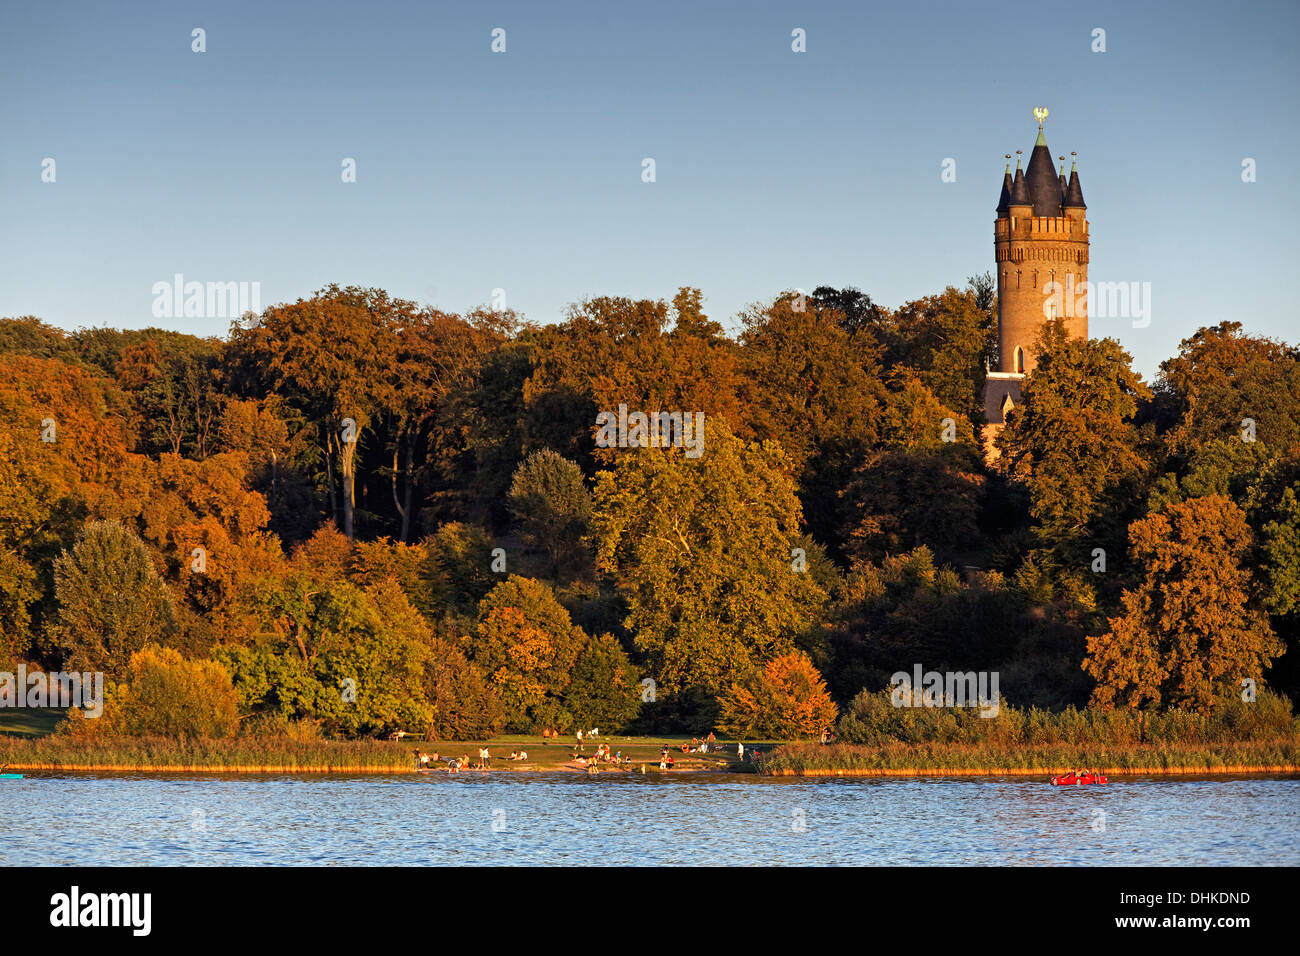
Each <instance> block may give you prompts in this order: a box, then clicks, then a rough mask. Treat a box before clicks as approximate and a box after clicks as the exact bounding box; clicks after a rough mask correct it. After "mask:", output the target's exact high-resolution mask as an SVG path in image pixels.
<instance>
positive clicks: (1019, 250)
mask: <svg viewBox="0 0 1300 956" xmlns="http://www.w3.org/2000/svg"><path fill="white" fill-rule="evenodd" d="M1034 115H1035V116H1036V117H1038V140H1037V142H1035V143H1034V149H1033V152H1032V153H1030V155H1029V168H1028V169H1027V170H1022V169H1021V168H1020V160H1019V159H1018V158H1017V160H1016V172H1015V175H1014V176H1012V174H1011V162H1010V157H1009V156H1008V157H1007V168H1006V172H1005V173H1004V174H1003V177H1002V195H1001V198H1000V199H999V201H998V208H997V214H998V215H997V219H995V220H994V222H993V249H994V261H995V265H996V270H997V288H998V363H997V368H995V369H990V370H989V373H988V381H987V384H986V385H985V388H984V419H985V421H986V422H987V424H986V425H985V426H984V428H983V439H984V449H985V456H986V458H988V459H989V460H990V461H992V460H994V459H996V458H997V454H998V453H997V449H996V448H995V447H994V445H993V441H994V439H995V438H996V437H997V434H998V432H1000V431H1001V430H1002V426H1003V424H1005V422H1006V414H1007V412H1008V411H1010V409H1011V408H1012V407H1013V406H1014V405H1015V404H1016V403H1017V402H1019V401H1020V384H1021V382H1022V380H1023V379H1024V377H1025V375H1027V374H1028V373H1029V372H1032V371H1033V369H1034V365H1035V364H1036V356H1035V354H1034V349H1035V342H1036V341H1037V340H1038V336H1039V333H1040V332H1041V331H1042V327H1043V325H1044V323H1045V322H1047V321H1048V319H1050V318H1055V317H1059V318H1061V319H1063V320H1064V322H1065V328H1066V331H1067V332H1068V333H1069V334H1070V335H1071V336H1074V337H1078V338H1087V337H1088V316H1087V311H1086V304H1085V303H1086V298H1085V291H1084V290H1085V288H1086V286H1085V283H1086V282H1087V281H1088V219H1087V206H1086V205H1084V202H1083V187H1082V186H1081V185H1080V183H1079V173H1078V170H1077V168H1071V170H1070V177H1069V179H1068V180H1067V179H1066V177H1065V167H1064V165H1062V167H1061V169H1060V170H1059V171H1058V170H1057V169H1055V168H1054V166H1053V163H1052V153H1051V151H1050V150H1049V149H1048V148H1047V141H1046V139H1045V138H1044V137H1043V120H1044V119H1045V118H1046V117H1047V110H1045V109H1041V108H1040V109H1036V110H1034ZM1062 159H1064V157H1062Z"/></svg>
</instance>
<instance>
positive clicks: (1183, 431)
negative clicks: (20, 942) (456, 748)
mask: <svg viewBox="0 0 1300 956" xmlns="http://www.w3.org/2000/svg"><path fill="white" fill-rule="evenodd" d="M996 315H997V306H996V301H995V298H994V292H993V283H992V281H991V278H990V277H989V276H987V275H984V276H975V277H972V278H971V279H970V280H968V281H967V283H966V284H965V285H964V286H963V287H961V288H957V287H949V288H947V289H945V290H943V291H942V292H939V293H937V294H935V295H932V296H928V297H925V298H921V299H918V300H915V301H911V302H907V303H905V304H903V305H901V306H900V307H898V308H892V309H891V308H887V307H884V306H881V305H878V304H877V303H875V302H873V301H872V299H871V298H870V296H869V295H867V294H865V293H863V292H860V291H858V290H857V289H852V288H843V289H837V288H832V287H828V286H824V287H820V288H817V289H816V290H815V291H814V292H813V293H812V294H809V295H803V294H799V293H793V292H792V293H788V294H785V295H782V296H780V297H778V298H777V299H776V300H775V301H771V302H766V303H761V304H756V305H754V306H752V307H750V308H749V309H748V310H746V311H745V312H744V313H743V314H741V315H740V316H739V317H738V320H737V323H736V325H735V329H736V331H735V332H733V333H729V332H727V331H725V330H724V328H723V326H722V325H721V324H720V323H719V322H718V321H716V320H715V319H713V318H711V317H709V316H707V315H706V314H705V312H704V306H703V298H702V295H701V293H700V291H699V290H696V289H691V288H682V289H680V290H678V291H677V292H676V293H675V294H674V295H672V297H671V299H670V300H632V299H627V298H616V297H601V298H592V299H586V300H583V301H581V302H578V303H576V304H574V305H573V306H571V307H570V310H569V312H568V314H567V316H565V317H564V318H563V320H562V321H559V322H556V323H551V324H536V323H533V322H530V321H527V320H526V319H525V318H524V317H523V316H520V315H518V314H515V313H513V312H510V311H508V310H491V309H487V308H483V309H479V310H475V311H472V312H468V313H466V314H463V315H458V314H451V313H448V312H443V311H440V310H438V309H435V308H432V307H427V306H421V305H418V304H416V303H413V302H409V301H404V300H401V299H395V298H392V297H390V296H389V295H388V294H387V293H385V292H383V291H381V290H377V289H366V288H356V287H340V286H336V285H335V286H329V287H327V288H324V289H322V290H320V291H318V292H316V293H314V294H312V295H311V296H310V297H308V298H304V299H300V300H298V301H296V302H292V303H283V304H279V305H275V306H272V307H269V308H267V309H265V310H264V311H263V312H262V313H261V314H257V315H253V314H248V315H246V316H245V317H244V318H243V319H241V320H238V321H236V322H235V323H233V325H232V327H231V329H230V331H229V334H228V336H227V337H226V338H224V339H210V338H198V337H195V336H192V335H187V334H184V333H181V332H177V331H164V330H161V329H144V330H135V331H119V330H115V329H110V328H88V329H82V330H80V331H77V332H74V333H67V332H64V331H62V330H60V329H58V328H56V327H54V326H52V325H50V324H47V323H46V322H45V321H42V320H41V319H38V318H35V317H31V316H26V317H18V318H11V319H3V320H0V670H6V671H13V670H15V669H16V667H17V666H18V665H19V664H20V663H21V664H23V665H25V666H26V667H27V668H29V669H46V670H49V671H58V670H64V671H72V670H76V671H102V672H103V673H104V674H105V676H106V679H107V681H108V682H109V690H108V706H107V707H106V709H105V714H104V717H103V718H102V719H100V720H99V721H96V722H94V723H95V726H94V727H93V728H90V727H87V728H85V729H84V730H82V731H80V732H83V733H94V734H105V733H116V734H126V735H130V734H154V733H160V734H178V733H184V734H193V735H199V736H210V737H229V736H234V735H236V734H240V733H247V732H250V731H252V730H256V731H257V732H260V733H283V734H294V733H302V732H303V728H305V727H310V728H313V730H312V732H314V733H322V734H325V735H328V736H331V737H374V736H385V735H388V734H391V733H393V732H394V731H399V730H401V731H407V732H410V733H414V734H420V735H428V736H429V737H433V738H450V739H482V738H484V737H489V736H492V735H494V734H499V733H503V732H512V733H539V732H541V731H542V730H544V729H554V730H556V731H559V732H564V733H570V732H572V730H573V729H574V728H577V727H591V726H599V727H602V728H610V729H618V730H626V731H628V732H633V733H637V732H639V733H696V732H699V731H701V730H704V731H707V730H709V729H713V728H716V729H718V730H719V731H720V732H728V733H731V734H734V735H737V736H742V737H743V736H752V735H767V736H768V737H770V738H774V739H777V738H779V739H788V738H792V737H800V736H815V735H816V734H817V733H818V732H819V731H820V730H821V729H822V728H824V727H831V726H834V725H835V724H836V721H837V719H838V720H839V721H840V724H841V726H842V727H843V728H844V730H845V731H847V733H846V735H844V736H845V739H852V732H851V731H852V721H853V719H854V715H855V714H856V715H859V716H860V715H861V714H864V713H867V712H869V711H870V710H871V707H872V706H873V701H876V700H878V697H879V695H880V694H882V693H884V692H885V691H886V689H887V688H888V686H889V681H890V675H891V674H894V673H895V672H898V671H907V672H910V671H911V670H912V669H913V667H914V666H915V665H918V664H919V665H922V666H923V667H924V668H925V669H926V670H937V671H963V672H964V671H992V672H997V674H998V675H999V676H1000V690H1001V694H1002V695H1003V697H1004V698H1005V700H1006V701H1007V702H1008V703H1009V704H1010V705H1012V706H1014V707H1019V708H1041V709H1044V710H1047V711H1061V710H1063V709H1066V708H1092V709H1100V710H1109V709H1122V710H1132V711H1140V712H1143V713H1150V714H1153V715H1156V714H1160V713H1166V712H1170V711H1185V712H1189V713H1199V714H1202V715H1204V714H1211V713H1214V712H1216V711H1218V710H1220V709H1222V708H1224V707H1226V706H1228V705H1229V704H1235V702H1237V701H1239V700H1242V699H1246V697H1245V696H1244V695H1246V694H1249V695H1250V699H1252V700H1253V699H1254V695H1255V694H1258V695H1259V698H1260V699H1266V700H1269V701H1272V702H1273V705H1274V706H1283V705H1284V704H1285V700H1284V698H1285V699H1289V700H1295V699H1296V695H1297V693H1300V660H1297V658H1300V654H1298V653H1297V647H1296V644H1297V637H1298V636H1300V351H1297V349H1296V348H1295V347H1294V346H1292V345H1289V344H1286V343H1282V342H1277V341H1273V340H1270V339H1266V338H1261V337H1258V336H1256V335H1253V334H1252V333H1251V331H1250V330H1249V329H1248V328H1243V327H1242V326H1241V325H1240V324H1237V323H1227V322H1225V323H1222V324H1219V325H1215V326H1211V327H1206V328H1201V329H1199V330H1196V331H1193V330H1192V329H1190V328H1189V329H1188V333H1189V334H1188V335H1187V337H1186V338H1185V339H1184V340H1183V342H1182V344H1181V346H1180V348H1179V350H1178V353H1177V354H1176V355H1174V356H1172V357H1170V358H1168V359H1167V360H1166V361H1164V362H1163V363H1162V365H1161V366H1160V369H1159V372H1158V374H1157V375H1156V376H1155V378H1154V380H1153V381H1144V380H1143V378H1142V376H1140V375H1138V374H1137V373H1136V372H1134V371H1133V369H1132V368H1131V360H1130V357H1129V355H1128V354H1127V353H1126V352H1125V351H1124V350H1123V348H1122V347H1121V346H1120V345H1119V344H1118V343H1117V342H1116V341H1115V340H1113V339H1109V338H1096V339H1089V340H1078V339H1071V338H1068V337H1067V336H1066V335H1065V333H1064V330H1063V328H1061V327H1060V326H1059V325H1052V324H1050V323H1049V324H1048V325H1047V326H1046V327H1045V330H1044V333H1043V337H1042V339H1041V340H1040V342H1039V345H1038V356H1039V357H1038V364H1037V367H1036V368H1034V370H1033V371H1032V372H1031V374H1030V375H1029V377H1028V378H1027V380H1026V381H1025V383H1024V388H1023V397H1022V400H1021V402H1020V403H1019V404H1018V405H1017V406H1016V407H1015V408H1014V409H1013V410H1012V411H1011V412H1010V414H1009V417H1008V422H1007V425H1006V427H1005V428H1004V429H1003V430H1002V432H1001V433H1000V434H999V435H998V436H997V439H996V449H995V451H996V454H995V455H989V454H986V449H985V447H984V444H983V438H982V434H981V428H982V425H983V421H984V405H983V399H982V395H983V390H984V382H985V374H986V372H985V370H986V368H987V367H988V364H989V363H990V361H991V360H992V359H993V358H994V356H993V349H995V348H996V341H997V337H996V334H995V322H996ZM620 406H625V407H626V408H628V409H632V410H641V411H644V412H646V413H649V414H655V413H658V412H661V411H663V412H670V413H679V414H681V415H692V414H693V415H697V416H699V417H698V418H697V419H695V420H696V421H697V422H698V423H699V424H700V427H702V429H703V431H702V433H701V434H700V435H699V436H697V437H698V438H699V440H700V449H699V454H687V451H688V450H687V449H684V448H682V447H676V446H674V445H672V444H671V443H667V442H665V443H647V445H648V447H637V443H636V442H632V443H629V444H631V445H632V447H617V446H613V447H610V446H609V445H608V443H598V442H597V441H596V433H597V422H598V416H600V415H601V413H602V412H611V411H614V410H617V409H619V408H620ZM178 704H183V706H179V705H178ZM846 722H847V723H846ZM83 723H84V724H86V725H90V724H91V723H92V722H91V721H89V720H84V721H83ZM74 730H75V729H74Z"/></svg>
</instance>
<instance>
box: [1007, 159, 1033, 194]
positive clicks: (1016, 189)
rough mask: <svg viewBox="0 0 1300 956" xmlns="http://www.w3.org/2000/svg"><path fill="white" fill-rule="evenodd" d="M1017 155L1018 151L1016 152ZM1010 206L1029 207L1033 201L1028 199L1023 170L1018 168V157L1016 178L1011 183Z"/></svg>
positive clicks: (1017, 160)
mask: <svg viewBox="0 0 1300 956" xmlns="http://www.w3.org/2000/svg"><path fill="white" fill-rule="evenodd" d="M1016 152H1017V153H1019V152H1020V150H1016ZM1010 204H1011V205H1012V206H1031V205H1033V200H1032V199H1030V198H1029V185H1028V183H1026V182H1025V173H1024V170H1022V169H1021V168H1020V157H1019V156H1017V157H1016V178H1015V179H1013V180H1012V181H1011V203H1010Z"/></svg>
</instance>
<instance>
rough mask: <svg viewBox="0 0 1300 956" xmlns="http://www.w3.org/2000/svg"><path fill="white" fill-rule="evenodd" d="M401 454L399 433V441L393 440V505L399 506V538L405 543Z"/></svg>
mask: <svg viewBox="0 0 1300 956" xmlns="http://www.w3.org/2000/svg"><path fill="white" fill-rule="evenodd" d="M401 455H402V440H401V435H400V434H399V435H398V438H397V441H395V442H393V506H394V507H396V508H397V513H398V514H399V515H401V517H402V536H401V538H399V539H398V540H400V541H401V542H402V543H403V544H405V543H406V509H405V508H404V507H402V501H401V499H400V498H399V497H398V496H397V476H398V474H399V471H400V464H401V461H400V459H401Z"/></svg>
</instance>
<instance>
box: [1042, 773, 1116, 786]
mask: <svg viewBox="0 0 1300 956" xmlns="http://www.w3.org/2000/svg"><path fill="white" fill-rule="evenodd" d="M1105 782H1106V778H1105V777H1104V776H1103V775H1102V774H1091V773H1085V774H1084V775H1083V776H1082V777H1079V776H1075V775H1074V774H1072V773H1065V774H1062V775H1061V776H1059V777H1053V778H1052V786H1053V787H1083V786H1087V785H1088V784H1092V783H1105Z"/></svg>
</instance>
